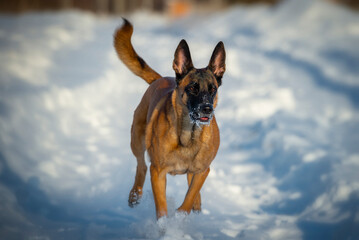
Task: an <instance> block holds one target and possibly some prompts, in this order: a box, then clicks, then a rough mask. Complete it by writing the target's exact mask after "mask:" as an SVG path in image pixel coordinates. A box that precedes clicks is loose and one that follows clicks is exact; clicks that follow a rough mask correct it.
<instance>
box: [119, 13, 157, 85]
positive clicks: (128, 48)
mask: <svg viewBox="0 0 359 240" xmlns="http://www.w3.org/2000/svg"><path fill="white" fill-rule="evenodd" d="M123 20H124V24H123V26H122V27H121V28H119V29H117V31H116V33H115V35H114V46H115V49H116V51H117V55H118V56H119V58H120V59H121V60H122V62H123V63H124V64H125V65H126V66H127V67H128V68H129V69H130V70H131V71H132V72H133V73H134V74H136V75H137V76H139V77H141V78H143V79H144V80H145V81H146V82H147V83H149V84H151V83H152V82H153V81H155V80H157V79H159V78H161V77H162V76H161V75H159V74H158V73H157V72H156V71H154V70H153V69H152V68H151V67H150V66H148V65H147V63H146V62H145V61H144V60H143V59H142V58H141V57H140V56H138V55H137V53H136V51H135V49H133V46H132V43H131V36H132V33H133V27H132V24H131V23H130V22H129V21H127V20H126V19H125V18H123Z"/></svg>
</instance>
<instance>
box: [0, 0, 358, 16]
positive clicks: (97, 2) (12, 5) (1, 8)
mask: <svg viewBox="0 0 359 240" xmlns="http://www.w3.org/2000/svg"><path fill="white" fill-rule="evenodd" d="M279 1H281V0H52V1H47V0H14V1H5V0H1V1H0V12H3V13H24V12H29V11H48V10H52V11H60V10H62V11H63V10H69V9H79V10H86V11H91V12H95V13H100V14H123V13H130V12H133V11H136V10H148V11H155V12H160V13H167V14H170V15H174V16H176V15H182V14H185V13H186V12H189V11H193V10H204V9H205V10H209V9H210V10H216V9H217V10H218V8H223V7H229V6H233V5H236V4H262V3H265V4H271V5H273V4H277V3H278V2H279ZM327 1H331V2H335V3H338V4H343V5H345V6H348V7H350V8H354V9H358V7H359V1H358V0H327Z"/></svg>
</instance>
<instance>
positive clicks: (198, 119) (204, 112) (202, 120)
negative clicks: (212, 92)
mask: <svg viewBox="0 0 359 240" xmlns="http://www.w3.org/2000/svg"><path fill="white" fill-rule="evenodd" d="M190 117H191V120H192V121H193V122H195V123H196V124H210V122H211V119H212V117H213V106H212V104H209V103H202V104H200V105H199V106H198V108H197V109H196V111H193V112H190Z"/></svg>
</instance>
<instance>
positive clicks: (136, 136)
mask: <svg viewBox="0 0 359 240" xmlns="http://www.w3.org/2000/svg"><path fill="white" fill-rule="evenodd" d="M141 110H143V109H141V107H140V106H139V107H138V108H137V109H136V111H135V115H134V118H133V123H132V128H131V149H132V152H133V155H135V157H136V159H137V169H136V177H135V183H134V184H133V187H132V189H131V191H130V195H129V197H128V205H129V206H130V207H134V206H135V205H137V204H139V203H140V199H141V197H142V189H143V185H144V183H145V179H146V172H147V166H146V162H145V150H146V149H145V130H146V118H144V116H146V115H145V114H143V111H142V112H141ZM143 115H144V116H143Z"/></svg>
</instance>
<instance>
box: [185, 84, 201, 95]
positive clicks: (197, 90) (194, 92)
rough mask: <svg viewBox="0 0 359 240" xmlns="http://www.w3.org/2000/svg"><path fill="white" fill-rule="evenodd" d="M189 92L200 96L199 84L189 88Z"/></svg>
mask: <svg viewBox="0 0 359 240" xmlns="http://www.w3.org/2000/svg"><path fill="white" fill-rule="evenodd" d="M188 90H189V92H190V93H191V94H195V95H196V94H198V92H199V86H198V84H194V85H192V86H190V87H189V88H188Z"/></svg>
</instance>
